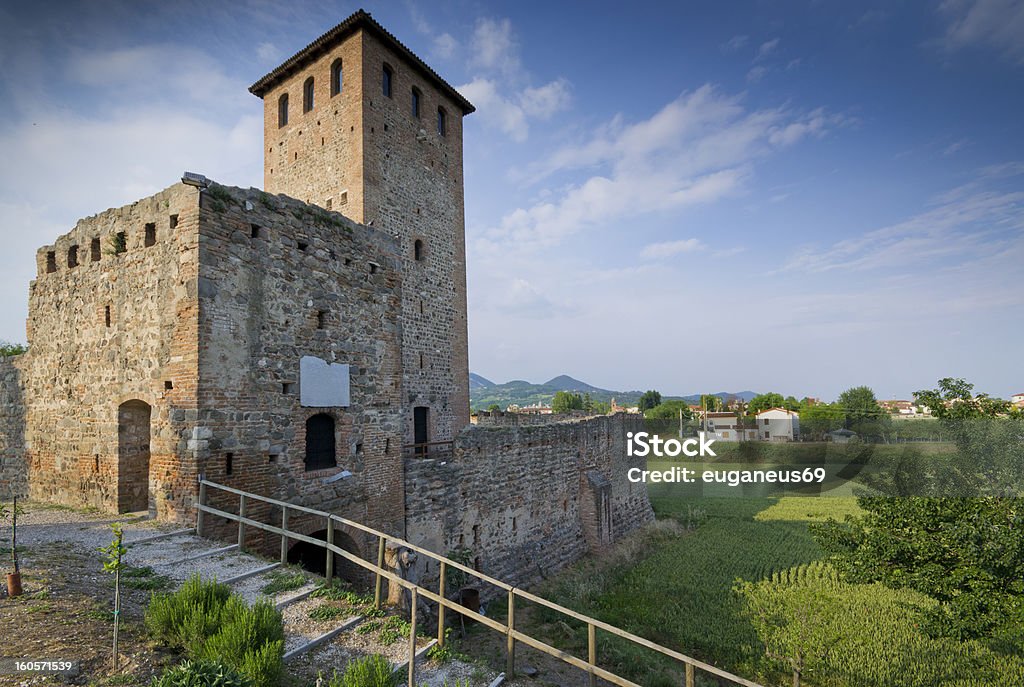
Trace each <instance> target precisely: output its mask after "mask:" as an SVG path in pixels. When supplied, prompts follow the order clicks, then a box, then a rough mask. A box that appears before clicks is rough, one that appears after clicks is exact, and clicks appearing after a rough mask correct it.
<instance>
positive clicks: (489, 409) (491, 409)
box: [487, 403, 501, 413]
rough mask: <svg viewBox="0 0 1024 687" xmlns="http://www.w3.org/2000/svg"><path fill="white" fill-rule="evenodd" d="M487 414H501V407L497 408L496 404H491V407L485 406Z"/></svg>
mask: <svg viewBox="0 0 1024 687" xmlns="http://www.w3.org/2000/svg"><path fill="white" fill-rule="evenodd" d="M487 412H488V413H500V412H501V406H499V405H498V404H497V403H492V404H491V405H489V406H487Z"/></svg>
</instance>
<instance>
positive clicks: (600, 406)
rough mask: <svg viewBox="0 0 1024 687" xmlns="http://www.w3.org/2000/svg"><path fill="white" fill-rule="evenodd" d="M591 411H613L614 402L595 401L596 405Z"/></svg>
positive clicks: (597, 412)
mask: <svg viewBox="0 0 1024 687" xmlns="http://www.w3.org/2000/svg"><path fill="white" fill-rule="evenodd" d="M590 412H592V413H593V414H594V415H607V414H608V413H610V412H612V404H611V403H605V402H604V401H594V407H593V408H591V410H590Z"/></svg>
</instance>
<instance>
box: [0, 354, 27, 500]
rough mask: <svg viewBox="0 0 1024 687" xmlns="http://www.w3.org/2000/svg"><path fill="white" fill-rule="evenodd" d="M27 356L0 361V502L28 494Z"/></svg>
mask: <svg viewBox="0 0 1024 687" xmlns="http://www.w3.org/2000/svg"><path fill="white" fill-rule="evenodd" d="M23 360H24V356H11V357H7V358H0V501H10V500H11V499H12V498H13V497H14V496H24V495H25V494H26V493H27V491H28V471H27V466H26V463H25V400H24V395H23V393H22V388H21V387H22V382H21V370H20V369H19V366H20V364H22V363H23Z"/></svg>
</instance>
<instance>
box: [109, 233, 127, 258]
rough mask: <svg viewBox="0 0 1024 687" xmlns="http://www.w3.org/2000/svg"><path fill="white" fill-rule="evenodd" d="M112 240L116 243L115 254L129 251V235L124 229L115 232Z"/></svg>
mask: <svg viewBox="0 0 1024 687" xmlns="http://www.w3.org/2000/svg"><path fill="white" fill-rule="evenodd" d="M112 240H113V243H114V254H115V255H120V254H121V253H127V252H128V236H127V235H126V234H125V233H124V232H123V231H119V232H117V233H116V234H114V238H113V239H112Z"/></svg>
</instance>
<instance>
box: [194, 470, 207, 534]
mask: <svg viewBox="0 0 1024 687" xmlns="http://www.w3.org/2000/svg"><path fill="white" fill-rule="evenodd" d="M205 505H206V482H203V481H201V482H199V512H198V513H197V514H196V536H198V537H201V536H203V531H204V530H205V529H206V528H205V527H204V525H205V524H206V522H205V521H206V513H204V512H203V506H205Z"/></svg>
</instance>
